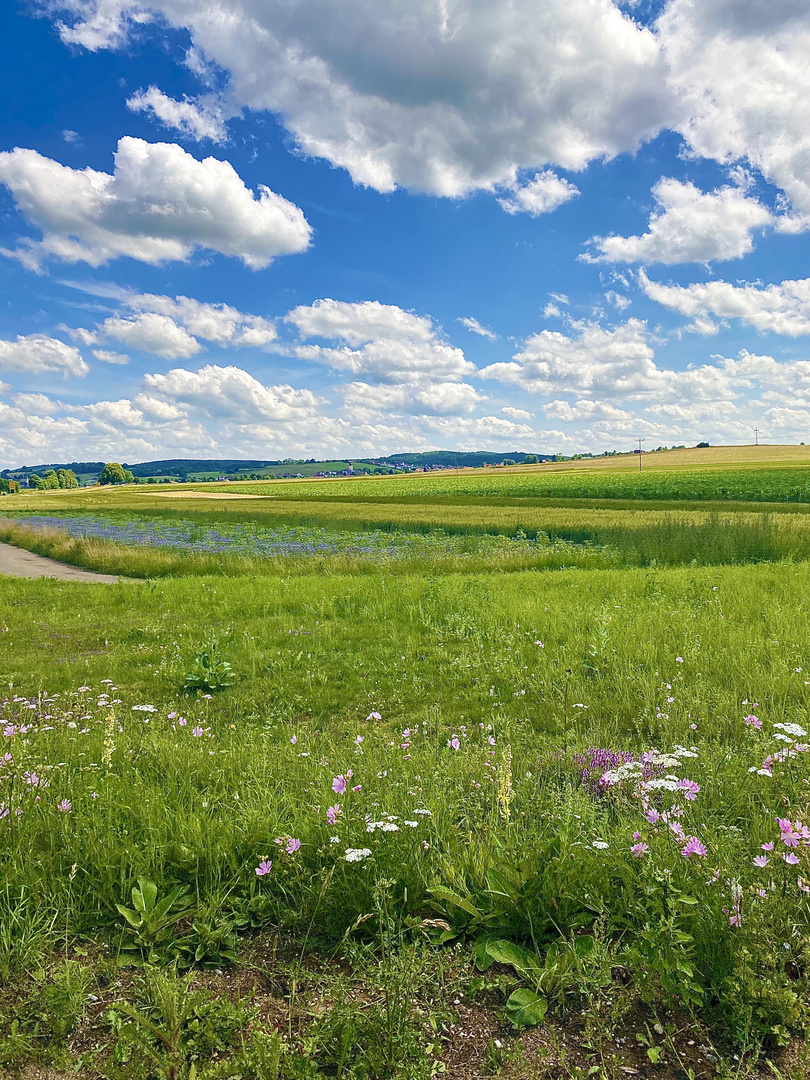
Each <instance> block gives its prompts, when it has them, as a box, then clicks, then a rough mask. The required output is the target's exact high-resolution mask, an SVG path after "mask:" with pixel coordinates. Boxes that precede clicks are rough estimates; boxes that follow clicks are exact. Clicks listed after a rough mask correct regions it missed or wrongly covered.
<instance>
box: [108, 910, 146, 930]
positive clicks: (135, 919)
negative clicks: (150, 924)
mask: <svg viewBox="0 0 810 1080" xmlns="http://www.w3.org/2000/svg"><path fill="white" fill-rule="evenodd" d="M115 906H116V907H117V908H118V910H119V912H120V913H121V914H122V915H123V916H124V918H125V919H126V920H127V922H128V923H129V925H130V926H131V927H132V928H133V930H140V928H141V926H142V925H143V919H142V918H141V916H140V914H139V913H138V912H137V911H133V910H132V908H128V907H124V905H123V904H116V905H115Z"/></svg>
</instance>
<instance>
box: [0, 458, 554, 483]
mask: <svg viewBox="0 0 810 1080" xmlns="http://www.w3.org/2000/svg"><path fill="white" fill-rule="evenodd" d="M525 457H526V453H524V452H523V451H520V452H518V451H513V452H510V453H500V454H496V453H493V452H491V451H474V452H465V451H460V450H428V451H426V452H423V453H414V454H410V453H404V454H389V455H388V457H367V458H363V459H362V460H360V459H358V458H355V459H354V471H355V472H358V471H366V472H381V471H388V470H390V469H393V468H396V467H397V466H403V465H404V466H406V468H410V469H413V468H464V467H467V468H470V467H475V466H481V465H492V464H496V463H500V462H501V461H503V460H504V459H508V460H512V461H514V462H516V463H518V464H520V463H521V462H522V461H523V460H524V458H525ZM537 457H538V459H539V460H540V461H551V460H553V455H552V454H538V455H537ZM121 464H122V465H123V466H124V468H126V469H129V470H130V471H131V472H132V474H133V475H134V476H135V477H136V479H139V480H148V479H158V478H160V479H167V480H168V479H174V480H186V479H193V480H202V479H209V478H213V479H216V478H217V477H218V476H227V477H233V478H237V479H248V478H252V474H264V475H282V474H286V475H307V476H311V475H313V474H315V473H316V472H323V473H336V472H342V471H343V470H345V469H347V467H348V465H349V461H348V459H346V460H342V461H335V460H330V461H317V460H316V459H315V458H307V459H306V460H304V459H303V458H295V459H292V458H284V459H283V460H275V461H269V460H266V459H261V460H260V459H244V458H167V459H166V460H163V461H143V462H140V463H139V464H135V465H133V464H129V463H127V462H125V461H122V462H121ZM104 465H105V463H104V462H103V461H68V462H53V463H51V464H47V465H21V466H20V467H19V468H17V469H4V470H3V471H2V472H0V476H2V477H5V479H7V480H23V481H24V480H27V478H28V477H29V476H30V475H31V474H32V473H37V474H38V475H39V476H42V475H44V474H45V473H46V472H48V470H49V469H72V470H73V472H75V473H76V475H77V476H78V477H79V480H80V481H81V482H82V483H92V482H93V480H94V479H95V478H96V477H97V476H98V475H99V473H100V472H101V470H102V469H103V468H104Z"/></svg>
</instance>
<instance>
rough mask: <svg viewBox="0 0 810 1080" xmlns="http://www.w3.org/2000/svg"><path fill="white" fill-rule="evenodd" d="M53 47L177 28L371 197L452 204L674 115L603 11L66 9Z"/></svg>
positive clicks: (92, 0) (615, 149)
mask: <svg viewBox="0 0 810 1080" xmlns="http://www.w3.org/2000/svg"><path fill="white" fill-rule="evenodd" d="M52 7H53V8H55V9H60V10H61V11H62V12H63V13H66V14H68V16H69V19H68V20H67V24H63V25H62V26H61V33H62V37H63V39H64V40H65V41H67V42H69V43H71V44H79V45H82V46H84V47H85V48H89V49H97V48H102V47H115V46H119V45H120V44H121V42H122V41H123V40H124V39H125V37H126V34H127V29H128V26H129V25H130V24H131V23H132V22H134V21H135V20H143V19H146V18H149V17H150V16H151V17H155V16H159V17H161V18H163V19H165V20H167V21H168V22H169V23H170V24H171V25H174V26H182V27H185V28H186V29H187V30H188V31H189V33H190V35H191V39H192V43H193V46H194V49H195V55H196V56H198V57H204V58H205V60H206V61H208V62H211V61H212V62H214V63H216V64H217V65H218V66H220V67H221V68H223V69H224V70H226V71H227V72H228V73H229V76H230V85H229V97H232V99H233V101H234V102H235V104H236V105H237V106H239V107H247V108H250V109H253V110H268V111H270V112H272V113H274V114H276V115H278V116H279V117H280V118H281V120H282V122H283V123H284V125H285V126H286V128H287V129H288V130H289V131H290V132H291V133H292V135H293V137H294V139H295V140H296V142H297V144H298V146H299V147H300V148H301V149H302V150H303V151H304V152H306V153H307V154H310V155H313V156H316V157H322V158H325V159H326V160H328V161H330V162H332V163H333V164H335V165H339V166H341V167H343V168H345V169H347V170H348V171H349V173H350V174H351V176H352V178H353V179H354V181H355V182H356V183H358V184H363V185H366V186H369V187H373V188H376V189H377V190H378V191H391V190H392V189H393V188H394V187H396V186H402V187H408V188H413V189H416V190H421V191H427V192H430V193H432V194H435V195H444V196H452V197H456V196H459V195H463V194H465V193H468V192H470V191H473V190H476V189H486V190H495V189H496V188H497V187H499V186H501V185H511V184H513V183H514V182H515V180H516V177H517V175H518V171H519V170H523V169H531V168H532V167H535V168H536V167H538V166H542V165H545V164H549V165H558V166H560V167H562V168H566V169H579V168H582V167H584V166H585V165H586V164H587V163H588V161H590V160H592V159H593V158H601V157H610V156H613V155H615V154H617V153H620V152H622V151H624V150H630V149H633V148H634V147H636V146H637V145H638V143H639V142H640V140H642V139H644V138H645V137H647V136H648V135H650V134H652V133H654V132H655V131H656V130H658V128H659V127H660V126H661V124H662V123H663V122H664V121H665V120H666V118H667V117H668V116H669V114H670V112H671V105H670V98H669V94H668V92H667V89H666V86H665V79H664V75H665V73H664V68H663V65H662V61H661V55H660V49H659V45H658V43H657V42H656V39H655V36H654V34H653V32H652V31H651V30H649V29H646V28H643V27H641V26H639V25H638V24H637V23H636V22H634V21H633V19H632V18H630V17H629V16H627V15H625V14H623V13H622V12H621V11H620V10H619V9H618V8H617V7H616V6H615V5H614V4H613V3H611V2H610V0H544V2H543V3H542V4H538V3H536V2H535V0H512V2H510V3H509V4H506V5H504V4H485V3H478V2H470V0H447V2H444V0H443V2H442V3H438V4H435V3H416V4H410V5H403V4H401V3H400V2H398V0H376V2H375V3H374V4H370V3H369V2H368V0H345V2H344V3H341V4H335V3H334V2H332V0H306V2H305V0H263V2H262V3H256V2H255V0H146V2H144V0H137V3H136V2H135V0H63V2H58V0H57V2H54V3H52Z"/></svg>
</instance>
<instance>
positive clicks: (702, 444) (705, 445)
mask: <svg viewBox="0 0 810 1080" xmlns="http://www.w3.org/2000/svg"><path fill="white" fill-rule="evenodd" d="M708 446H709V443H707V442H699V443H698V444H697V448H698V450H704V449H706V448H707V447H708Z"/></svg>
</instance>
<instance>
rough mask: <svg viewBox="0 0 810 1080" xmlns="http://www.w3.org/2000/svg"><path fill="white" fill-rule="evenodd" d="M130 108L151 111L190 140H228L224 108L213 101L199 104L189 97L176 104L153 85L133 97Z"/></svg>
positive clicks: (129, 103)
mask: <svg viewBox="0 0 810 1080" xmlns="http://www.w3.org/2000/svg"><path fill="white" fill-rule="evenodd" d="M127 108H128V109H131V110H132V111H133V112H150V113H152V115H153V116H155V117H157V119H158V120H160V121H161V122H162V123H163V124H165V126H166V127H170V128H174V129H175V130H176V131H179V132H180V134H181V135H185V136H186V138H189V139H196V140H198V141H202V140H203V139H210V140H211V141H212V142H215V143H222V142H225V140H226V139H227V131H226V129H225V123H224V120H223V117H222V109H221V107H220V106H219V105H218V104H217V102H215V101H213V100H211V101H207V102H200V101H192V100H190V99H189V98H187V97H186V98H184V99H183V100H182V101H177V100H176V99H175V98H171V97H169V96H168V95H167V94H164V93H163V91H162V90H158V88H157V87H156V86H150V87H149V89H148V90H139V91H138V93H137V94H133V95H132V97H131V98H129V99H128V100H127Z"/></svg>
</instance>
